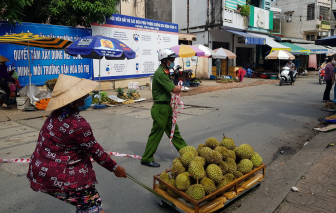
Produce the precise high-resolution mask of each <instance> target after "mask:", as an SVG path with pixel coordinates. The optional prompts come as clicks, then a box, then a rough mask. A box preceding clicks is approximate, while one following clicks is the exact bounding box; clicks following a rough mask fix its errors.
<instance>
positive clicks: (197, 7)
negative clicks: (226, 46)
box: [172, 0, 207, 32]
mask: <svg viewBox="0 0 336 213" xmlns="http://www.w3.org/2000/svg"><path fill="white" fill-rule="evenodd" d="M172 4H173V13H172V15H173V18H172V20H173V23H176V24H178V25H179V30H180V29H184V28H187V11H188V10H187V0H172ZM206 21H207V0H189V28H191V27H198V26H204V25H205V24H206ZM183 32H185V31H183Z"/></svg>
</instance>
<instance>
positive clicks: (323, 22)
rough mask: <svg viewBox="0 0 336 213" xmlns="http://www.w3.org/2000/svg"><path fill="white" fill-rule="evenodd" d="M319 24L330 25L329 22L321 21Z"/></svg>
mask: <svg viewBox="0 0 336 213" xmlns="http://www.w3.org/2000/svg"><path fill="white" fill-rule="evenodd" d="M321 24H325V25H330V22H329V21H322V22H321Z"/></svg>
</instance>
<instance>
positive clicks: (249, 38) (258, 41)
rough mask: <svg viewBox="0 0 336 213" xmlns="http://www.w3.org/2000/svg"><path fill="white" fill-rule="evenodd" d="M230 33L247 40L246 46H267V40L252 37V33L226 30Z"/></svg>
mask: <svg viewBox="0 0 336 213" xmlns="http://www.w3.org/2000/svg"><path fill="white" fill-rule="evenodd" d="M226 31H228V32H230V33H233V34H236V35H239V36H243V37H244V38H245V44H259V45H265V44H266V39H265V38H261V37H259V36H255V35H252V34H250V33H246V32H240V31H234V30H226Z"/></svg>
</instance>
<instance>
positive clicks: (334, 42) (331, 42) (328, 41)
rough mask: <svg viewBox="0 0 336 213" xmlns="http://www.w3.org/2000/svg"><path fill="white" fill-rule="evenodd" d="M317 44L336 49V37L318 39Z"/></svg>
mask: <svg viewBox="0 0 336 213" xmlns="http://www.w3.org/2000/svg"><path fill="white" fill-rule="evenodd" d="M315 44H317V45H326V46H331V47H336V35H334V36H329V37H326V38H321V39H317V40H315Z"/></svg>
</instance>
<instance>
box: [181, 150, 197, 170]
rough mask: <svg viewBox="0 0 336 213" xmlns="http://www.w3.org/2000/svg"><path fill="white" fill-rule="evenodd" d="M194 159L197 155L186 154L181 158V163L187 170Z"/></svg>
mask: <svg viewBox="0 0 336 213" xmlns="http://www.w3.org/2000/svg"><path fill="white" fill-rule="evenodd" d="M194 158H195V154H194V153H193V152H185V153H184V154H183V155H182V157H181V162H182V164H183V166H184V167H186V168H187V167H188V166H189V164H190V163H191V161H192V160H194Z"/></svg>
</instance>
